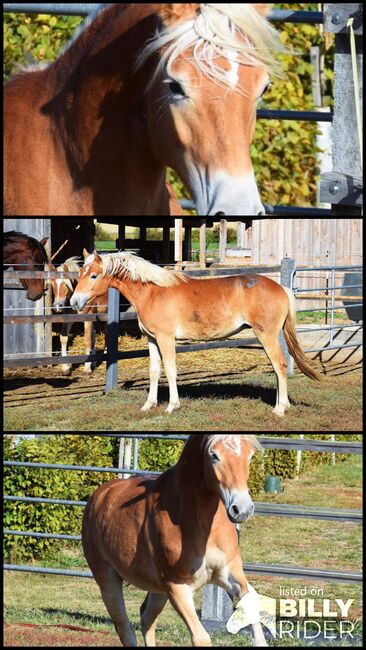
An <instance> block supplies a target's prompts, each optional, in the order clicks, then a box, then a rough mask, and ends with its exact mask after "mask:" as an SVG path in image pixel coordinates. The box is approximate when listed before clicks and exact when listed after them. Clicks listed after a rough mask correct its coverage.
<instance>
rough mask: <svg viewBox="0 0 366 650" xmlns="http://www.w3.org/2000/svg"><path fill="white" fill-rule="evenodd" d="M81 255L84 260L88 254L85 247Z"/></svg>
mask: <svg viewBox="0 0 366 650" xmlns="http://www.w3.org/2000/svg"><path fill="white" fill-rule="evenodd" d="M83 256H84V260H86V258H87V257H89V256H90V253H88V251H87V250H86V248H84V249H83Z"/></svg>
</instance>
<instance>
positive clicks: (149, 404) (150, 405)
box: [140, 401, 158, 411]
mask: <svg viewBox="0 0 366 650" xmlns="http://www.w3.org/2000/svg"><path fill="white" fill-rule="evenodd" d="M157 405H158V403H157V402H149V401H147V402H145V404H144V405H143V406H142V407H141V409H140V410H141V411H150V409H152V408H154V407H155V406H157Z"/></svg>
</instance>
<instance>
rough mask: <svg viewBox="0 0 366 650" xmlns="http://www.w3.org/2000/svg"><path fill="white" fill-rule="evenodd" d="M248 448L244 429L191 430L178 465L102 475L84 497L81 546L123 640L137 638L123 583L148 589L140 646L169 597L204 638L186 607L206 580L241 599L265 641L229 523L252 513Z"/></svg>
mask: <svg viewBox="0 0 366 650" xmlns="http://www.w3.org/2000/svg"><path fill="white" fill-rule="evenodd" d="M255 448H260V444H259V442H258V441H257V439H256V438H255V437H254V436H251V435H241V434H231V435H222V434H218V435H211V434H193V435H191V436H190V437H189V438H188V441H187V443H186V446H185V447H184V450H183V453H182V455H181V457H180V459H179V462H178V464H177V465H176V466H175V467H172V468H171V469H170V470H168V471H167V472H164V474H162V475H161V476H159V477H158V478H156V477H151V476H143V477H141V476H140V477H138V478H131V479H129V480H116V481H109V482H108V483H105V484H104V485H102V486H101V487H100V488H98V489H97V490H96V492H94V494H93V495H92V496H91V497H90V499H89V501H88V505H87V507H86V510H85V514H84V520H83V531H82V540H83V547H84V552H85V556H86V559H87V561H88V564H89V566H90V568H91V570H92V572H93V575H94V578H95V580H96V581H97V583H98V585H99V588H100V590H101V594H102V598H103V600H104V603H105V606H106V607H107V610H108V612H109V614H110V616H111V618H112V620H113V623H114V625H115V628H116V631H117V633H118V636H119V638H120V640H121V642H122V644H123V645H125V646H128V647H131V646H136V645H137V641H136V635H135V632H134V630H133V627H132V625H131V624H130V622H129V620H128V617H127V613H126V608H125V604H124V599H123V591H122V586H123V582H124V581H126V582H128V583H131V584H133V585H135V586H136V587H138V588H140V589H143V590H144V591H147V592H148V594H147V596H146V598H145V601H144V603H143V605H142V607H141V610H140V611H141V630H142V633H143V636H144V639H145V642H146V645H148V646H155V628H156V620H157V618H158V616H159V614H160V613H161V612H162V611H163V609H164V607H165V605H166V603H167V602H168V600H169V601H170V602H171V604H172V605H173V607H174V608H175V610H176V611H177V613H178V614H179V615H180V616H181V618H182V619H183V621H184V622H185V624H186V625H187V627H188V629H189V631H190V633H191V637H192V642H193V645H194V646H210V645H211V640H210V637H209V635H208V634H207V632H206V630H205V629H204V627H203V626H202V624H201V622H200V620H199V618H198V616H197V613H196V610H195V606H194V593H195V592H196V591H197V589H200V588H201V587H203V585H205V584H207V583H213V584H216V585H218V586H220V587H223V588H224V589H226V591H227V592H228V593H229V594H230V595H231V596H232V597H233V598H240V603H239V606H240V608H241V609H244V611H245V613H246V615H247V616H248V619H249V623H250V624H251V625H252V627H253V632H254V639H255V645H256V646H266V645H267V644H266V641H265V638H264V635H263V630H262V626H261V623H260V607H259V596H258V594H257V592H256V591H255V589H254V588H253V587H252V586H251V585H250V584H249V583H248V581H247V578H246V576H245V574H244V572H243V562H242V559H241V557H240V547H239V544H238V534H237V531H236V527H235V524H238V523H241V522H245V521H246V520H247V519H249V518H250V517H251V516H252V515H253V513H254V505H253V502H252V500H251V498H250V495H249V492H248V476H249V466H250V461H251V459H252V457H253V456H254V453H255Z"/></svg>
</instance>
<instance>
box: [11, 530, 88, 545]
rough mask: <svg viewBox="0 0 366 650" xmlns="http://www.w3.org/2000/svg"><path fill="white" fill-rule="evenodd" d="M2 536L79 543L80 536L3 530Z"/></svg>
mask: <svg viewBox="0 0 366 650" xmlns="http://www.w3.org/2000/svg"><path fill="white" fill-rule="evenodd" d="M3 535H18V536H19V537H45V538H46V539H68V540H71V541H74V542H80V540H81V535H52V533H36V532H34V531H32V530H30V531H28V530H9V529H7V528H5V529H4V530H3Z"/></svg>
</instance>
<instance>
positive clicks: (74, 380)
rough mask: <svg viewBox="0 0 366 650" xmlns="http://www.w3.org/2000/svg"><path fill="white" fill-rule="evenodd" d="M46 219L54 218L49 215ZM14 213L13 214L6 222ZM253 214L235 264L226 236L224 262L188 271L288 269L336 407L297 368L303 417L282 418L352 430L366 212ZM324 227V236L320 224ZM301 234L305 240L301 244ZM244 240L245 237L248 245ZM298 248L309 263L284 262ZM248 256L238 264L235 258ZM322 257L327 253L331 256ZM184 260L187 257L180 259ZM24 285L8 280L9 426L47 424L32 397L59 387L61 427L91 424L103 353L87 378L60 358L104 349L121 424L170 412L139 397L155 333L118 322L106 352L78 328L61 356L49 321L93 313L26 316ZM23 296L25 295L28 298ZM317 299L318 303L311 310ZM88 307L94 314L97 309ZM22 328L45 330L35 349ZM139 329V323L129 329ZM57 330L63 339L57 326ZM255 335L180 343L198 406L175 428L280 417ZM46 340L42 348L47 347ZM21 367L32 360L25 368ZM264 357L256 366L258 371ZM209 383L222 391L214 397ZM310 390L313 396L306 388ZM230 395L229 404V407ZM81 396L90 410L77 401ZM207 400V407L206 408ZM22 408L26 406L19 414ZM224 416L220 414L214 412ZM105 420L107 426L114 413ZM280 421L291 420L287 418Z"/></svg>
mask: <svg viewBox="0 0 366 650" xmlns="http://www.w3.org/2000/svg"><path fill="white" fill-rule="evenodd" d="M20 221H21V220H20ZM25 221H26V222H28V221H32V220H25ZM37 221H42V220H37ZM45 221H47V222H48V220H45ZM338 221H339V222H340V223H338ZM11 222H12V223H11V227H18V228H19V229H20V228H22V227H23V225H22V224H21V223H20V224H18V223H16V224H13V220H11ZM56 222H59V219H56ZM7 225H8V224H7V223H6V224H5V227H6V226H7ZM9 225H10V224H9ZM43 225H44V224H43ZM92 225H93V224H92ZM246 226H247V227H246V229H245V231H244V234H243V232H242V227H241V224H240V225H239V234H240V237H241V240H239V239H238V241H241V244H239V247H238V248H237V249H236V250H234V252H235V253H236V254H238V255H239V257H238V258H237V260H236V262H234V263H233V262H232V264H231V266H229V263H230V262H229V260H232V257H229V256H226V251H228V252H229V251H232V250H233V249H229V248H228V247H227V246H226V247H223V252H224V253H225V262H224V264H221V263H220V262H219V263H218V264H216V265H213V266H212V267H209V268H206V269H201V268H196V269H194V268H193V266H192V265H190V264H188V263H187V265H184V266H183V268H184V269H185V270H186V269H188V270H186V272H187V273H188V274H191V275H193V276H194V277H197V276H198V277H199V276H201V275H203V276H205V275H206V276H208V275H220V274H223V275H226V274H229V275H235V274H242V273H253V272H255V273H263V274H264V275H268V276H269V277H272V278H273V279H277V281H278V280H280V281H281V283H282V284H283V285H284V286H288V287H292V288H294V289H296V295H297V298H298V302H297V309H298V321H299V322H298V334H299V336H300V340H301V342H302V345H303V347H304V349H305V350H309V351H310V352H309V356H310V357H311V358H315V359H316V362H317V363H318V364H320V366H321V367H322V371H323V372H324V376H325V380H326V382H327V381H330V383H331V385H332V387H333V388H332V390H331V395H332V398H331V408H330V407H329V404H328V402H327V400H324V401H323V402H322V400H321V396H322V387H321V386H318V387H314V386H312V385H311V383H310V382H309V381H308V380H306V379H305V378H301V377H300V376H298V375H295V376H294V377H291V378H290V401H291V392H292V385H293V386H294V388H295V387H296V386H297V388H296V389H295V390H294V393H293V400H294V404H295V405H296V409H298V408H299V407H300V410H299V411H298V413H299V420H298V421H296V418H295V413H294V412H293V413H291V412H290V414H289V418H290V419H289V421H288V424H287V427H288V428H279V429H278V430H291V427H294V430H301V429H302V428H303V427H304V426H306V423H307V424H308V425H309V424H310V423H312V426H313V430H314V431H316V430H323V429H324V427H326V426H328V427H329V429H328V430H334V428H335V426H336V428H337V427H338V426H341V430H350V429H349V427H351V426H352V424H351V421H349V415H350V412H351V411H350V409H343V411H342V410H341V407H342V403H341V402H339V401H338V402H337V385H340V384H339V382H344V390H346V391H347V392H348V391H349V398H350V399H351V401H352V414H353V416H354V421H355V422H357V423H359V416H360V412H361V407H360V395H359V383H360V381H361V360H362V333H361V332H362V330H361V327H362V325H361V323H360V322H358V321H359V319H362V284H361V280H360V271H361V267H360V266H357V264H355V263H354V262H356V261H357V260H359V259H360V257H361V254H362V250H361V248H360V247H361V240H362V237H361V236H360V235H361V224H360V220H354V219H351V220H336V223H333V220H321V221H320V222H319V221H318V220H310V222H308V221H307V220H300V222H298V220H291V221H290V222H289V221H286V222H285V223H283V222H282V220H261V221H253V223H250V224H246ZM122 227H123V226H122ZM41 234H42V233H41ZM320 234H321V236H319V235H320ZM299 238H300V241H301V247H299ZM61 243H62V242H61ZM243 243H244V244H245V247H244V249H243ZM89 245H90V242H89ZM81 246H82V241H80V242H79V248H78V247H77V248H76V249H75V248H74V249H72V250H71V251H68V254H69V253H70V252H71V253H72V254H81V252H82V251H81V250H80V247H81ZM91 247H93V243H91ZM52 250H54V245H52ZM242 250H245V251H246V253H247V256H246V257H245V258H244V259H248V266H246V267H242V266H240V264H242V259H243V258H242V257H240V255H241V252H242ZM296 250H297V251H298V254H299V258H298V261H299V262H300V263H301V262H303V263H305V264H304V266H300V264H298V262H297V261H295V260H294V261H292V260H291V259H290V258H289V257H286V258H283V261H282V263H281V264H278V261H281V258H280V257H279V256H280V255H283V254H286V255H287V254H289V253H290V254H291V253H292V252H295V251H296ZM330 252H331V254H330ZM261 259H264V260H265V261H266V262H267V264H268V262H270V263H272V264H271V265H270V266H269V265H265V266H262V267H260V266H258V265H256V264H253V262H258V261H260V260H261ZM239 260H240V261H239ZM238 261H239V266H238V265H237V264H238ZM324 262H326V263H325V264H324ZM331 262H332V263H331ZM339 262H343V265H340V266H339ZM276 263H277V264H276ZM337 263H338V264H337ZM196 266H198V267H199V266H200V265H199V264H198V265H196ZM180 268H182V267H181V266H180ZM9 275H10V277H12V278H15V277H16V272H9ZM48 275H51V274H50V273H49V274H48ZM56 275H57V274H56ZM71 275H72V274H71ZM74 275H75V274H74ZM346 276H349V279H350V282H348V284H347V283H346ZM7 282H11V283H13V282H14V279H10V278H9V280H7ZM14 294H15V295H16V296H17V297H18V296H19V300H20V299H22V300H24V297H23V296H22V292H21V291H18V289H16V290H13V289H10V290H6V292H5V295H6V300H7V301H8V302H7V304H6V306H7V311H6V312H5V323H7V324H6V328H8V331H9V332H10V333H11V336H9V338H6V339H5V340H6V348H5V353H6V357H5V366H6V370H5V379H6V381H7V391H6V403H5V408H6V426H7V427H8V429H9V428H11V427H14V428H19V430H22V428H23V427H27V426H28V427H34V429H35V430H37V427H38V429H41V430H43V429H44V430H48V429H49V427H52V426H55V423H54V422H53V419H52V418H51V417H49V413H50V411H48V410H46V411H40V410H39V409H37V408H36V409H34V400H36V399H38V400H40V401H42V400H44V401H45V402H48V401H51V402H52V401H53V398H54V397H57V400H56V402H55V404H53V406H52V407H53V408H55V411H56V421H57V424H58V425H59V426H60V427H61V429H60V430H67V427H71V428H72V427H73V426H74V427H75V426H77V427H83V428H84V430H87V429H88V428H90V426H92V424H91V419H90V411H89V410H88V403H89V402H88V400H93V399H95V400H98V413H102V412H104V409H108V404H109V403H108V400H107V399H103V391H104V387H103V383H104V382H103V373H104V368H105V365H104V363H102V365H101V366H100V367H99V368H98V370H97V371H96V372H95V375H94V377H93V378H91V379H90V383H89V384H88V385H87V384H85V382H84V380H83V378H82V377H81V376H80V373H79V370H78V369H77V367H75V368H74V371H73V376H72V377H71V378H70V379H69V380H67V381H66V382H65V381H63V379H62V378H60V376H59V375H60V362H64V363H67V362H70V363H73V364H79V363H84V362H85V361H88V362H90V361H96V362H97V363H101V362H105V361H106V362H107V373H106V375H105V390H106V391H107V392H108V391H110V390H112V389H113V388H114V389H115V390H114V391H113V395H112V396H111V397H110V398H109V399H111V400H113V399H116V400H117V407H116V409H115V410H116V413H118V414H119V417H118V418H116V421H115V422H111V423H109V426H112V427H117V428H118V427H119V426H121V427H125V429H122V430H128V426H132V427H133V428H136V429H135V430H137V428H138V427H139V426H143V427H144V428H145V430H149V429H148V427H149V426H150V427H151V430H159V426H161V415H162V414H161V413H160V410H161V409H160V407H158V409H157V411H156V412H155V413H154V414H152V417H151V419H150V420H143V419H141V417H140V415H139V414H138V413H137V410H138V409H137V396H139V398H141V395H142V394H143V392H144V391H145V387H146V379H147V374H146V373H147V362H146V359H145V357H146V356H147V354H148V352H147V350H146V343H145V339H142V340H140V339H128V338H122V339H120V341H119V348H118V347H117V345H118V339H117V337H116V336H115V334H116V332H117V326H116V325H112V327H113V333H114V339H113V337H112V339H110V340H111V343H110V345H109V346H108V352H107V355H106V354H104V343H103V344H102V342H101V340H100V339H98V343H97V354H96V355H95V356H93V355H89V356H86V355H85V353H84V350H83V348H82V347H81V346H80V344H79V339H78V337H76V338H75V339H74V341H73V343H72V346H71V349H70V353H71V354H70V356H69V357H59V356H58V354H57V353H55V352H54V353H53V354H52V356H51V355H50V354H49V353H47V352H48V350H51V349H52V347H53V348H54V350H55V349H57V348H56V347H55V345H53V343H52V339H50V338H47V335H48V334H47V333H50V324H51V321H63V322H65V320H67V319H73V320H75V319H76V320H79V321H82V320H84V318H83V317H82V316H66V317H65V316H64V315H62V316H60V315H59V314H58V315H56V316H55V315H51V314H49V312H47V311H46V312H45V313H43V314H42V309H40V310H39V308H38V310H36V311H35V312H33V314H34V315H31V316H24V315H23V314H24V311H23V309H24V307H23V305H22V306H20V304H21V303H19V302H18V303H17V302H15V305H14V301H13V295H14ZM17 299H18V298H17ZM25 303H26V301H24V303H23V304H25ZM14 307H16V309H15V308H14ZM110 307H111V309H112V313H110V315H109V316H107V315H101V316H100V318H103V319H105V320H107V318H109V323H115V324H116V323H117V322H119V321H120V320H121V323H123V324H125V323H126V324H129V325H132V326H133V327H136V316H135V314H133V313H122V314H120V311H119V305H118V302H114V303H113V304H112V303H111V305H110ZM309 308H310V309H312V310H313V311H312V312H310V311H309ZM26 309H29V307H27V308H26ZM113 310H114V311H113ZM37 311H38V315H37ZM9 312H10V313H9ZM25 313H27V312H25ZM318 315H319V316H318ZM320 316H322V318H324V316H325V321H324V325H321V324H320V322H319V320H318V318H319V319H320ZM88 318H93V319H94V318H96V317H95V316H89V317H88ZM35 324H36V327H37V329H35V330H33V329H31V328H34V327H35ZM18 328H27V330H31V331H32V332H33V333H37V332H38V334H37V336H36V339H35V340H36V341H37V343H36V351H34V349H33V350H32V348H29V347H28V344H27V345H26V346H24V347H19V342H21V341H22V340H23V341H24V339H26V343H28V341H32V340H33V339H31V337H28V339H27V337H26V336H25V337H24V338H23V339H22V338H19V337H17V335H16V332H17V330H18ZM27 330H26V331H27ZM129 331H130V333H131V330H129ZM53 339H55V340H56V338H55V337H53ZM112 340H113V343H112ZM23 345H24V344H23ZM257 347H258V341H257V340H256V338H255V337H254V335H253V333H252V332H251V331H250V330H249V331H248V332H245V335H243V334H241V335H239V337H237V336H236V337H234V338H231V339H229V340H227V341H222V342H221V341H220V342H209V343H204V344H200V343H198V344H194V345H184V346H179V347H178V351H179V352H184V354H179V355H178V371H179V373H180V376H179V382H180V383H181V384H182V386H183V397H184V399H187V400H188V403H189V408H192V407H193V409H192V411H191V412H192V420H191V421H188V422H186V421H185V420H184V417H183V416H181V415H180V414H178V415H176V416H175V419H174V420H173V421H172V422H171V424H168V423H164V426H166V427H168V428H169V427H174V426H177V427H183V429H184V427H187V430H192V429H193V428H194V427H198V428H197V430H205V427H209V426H210V423H212V425H213V426H215V427H216V428H217V429H219V427H220V426H224V427H228V430H230V427H232V430H237V429H239V430H240V429H242V427H243V426H248V427H253V430H260V424H261V422H262V423H263V426H264V427H268V428H270V427H271V426H272V427H273V422H271V420H270V419H267V416H266V414H265V413H263V406H265V407H267V405H269V404H270V403H271V399H273V395H274V383H273V381H272V384H271V377H270V376H269V373H268V369H269V367H268V366H267V365H266V359H265V355H264V354H263V352H260V350H259V349H257ZM37 350H39V351H38V352H37ZM288 361H289V362H291V359H290V358H289V359H288ZM17 366H18V368H17ZM37 366H38V367H37ZM42 366H43V368H42ZM47 366H48V367H47ZM22 367H23V368H25V369H23V370H22V369H21V368H22ZM257 367H258V373H257V374H256V370H255V369H256V368H257ZM291 372H292V368H291V364H290V373H291ZM337 382H338V383H337ZM348 382H349V385H348ZM309 384H310V385H309ZM324 385H325V384H324ZM37 387H41V388H42V390H41V392H38V393H37ZM121 389H122V390H121ZM165 395H166V386H165V384H164V385H163V387H162V391H161V395H160V396H159V397H160V399H164V398H165ZM211 395H212V403H210V396H211ZM305 395H306V399H304V396H305ZM117 396H118V398H117ZM310 396H311V398H312V399H313V400H314V402H313V404H314V407H313V409H311V408H309V407H310V406H311V403H312V401H311V399H310ZM258 398H259V399H260V400H261V401H260V402H258V401H257V400H258ZM118 399H119V400H120V402H118ZM70 400H71V402H72V403H73V405H74V406H73V409H71V411H70V412H67V409H66V408H65V405H66V404H68V403H69V402H70ZM83 400H85V403H84V402H83ZM232 400H234V401H232ZM274 402H275V400H274ZM223 406H224V413H225V416H223ZM231 407H232V408H231ZM79 408H80V409H81V411H80V412H78V409H79ZM134 409H135V410H134ZM202 409H203V411H202V416H201V417H199V413H200V411H201V410H202ZM294 411H295V409H294ZM305 412H306V413H307V415H306V416H305V415H304V414H305ZM22 413H23V414H24V417H22V416H21V414H22ZM80 413H81V414H80ZM310 413H311V417H310V419H309V416H310ZM335 414H337V417H335ZM38 417H40V418H41V421H38ZM47 418H48V421H47ZM215 418H217V421H216V422H215ZM243 418H244V420H245V423H246V424H245V425H244V420H243ZM261 418H262V419H261ZM15 423H16V424H15ZM103 425H104V426H106V422H105V420H104V422H103ZM93 426H102V421H101V422H100V423H99V424H98V423H95V422H94V420H93ZM276 426H277V424H276ZM278 426H281V427H283V425H280V424H278ZM357 426H359V424H358V425H357ZM63 427H64V429H63ZM133 428H132V430H133ZM74 430H75V429H74ZM77 430H78V429H77ZM172 430H173V429H172Z"/></svg>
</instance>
